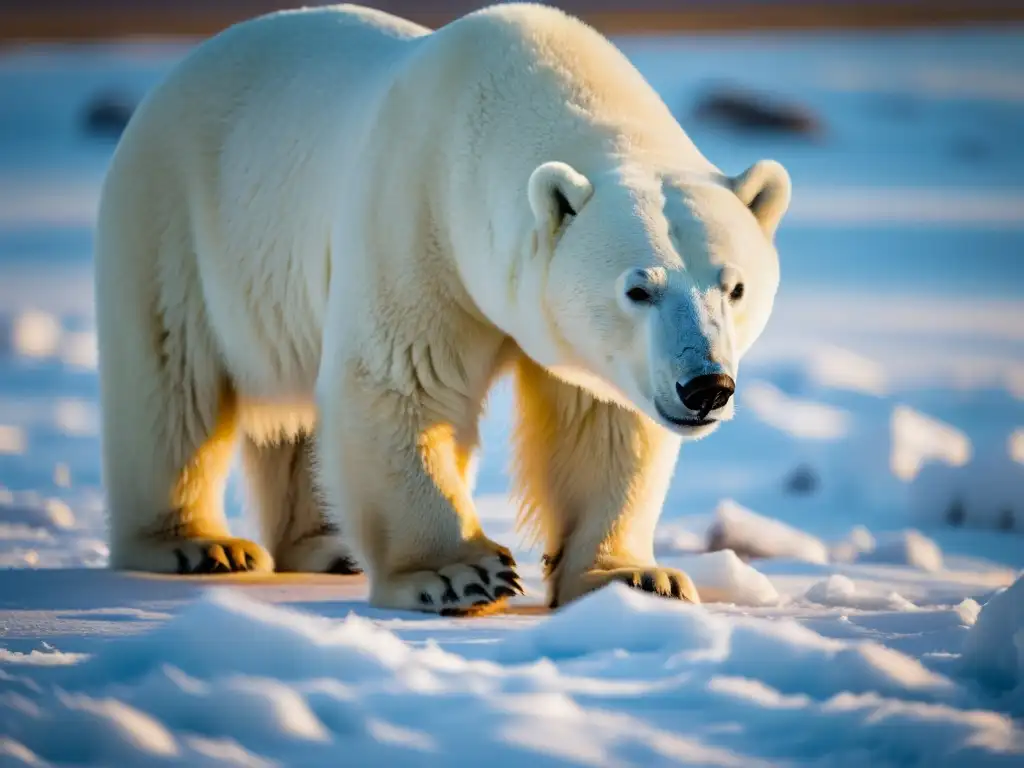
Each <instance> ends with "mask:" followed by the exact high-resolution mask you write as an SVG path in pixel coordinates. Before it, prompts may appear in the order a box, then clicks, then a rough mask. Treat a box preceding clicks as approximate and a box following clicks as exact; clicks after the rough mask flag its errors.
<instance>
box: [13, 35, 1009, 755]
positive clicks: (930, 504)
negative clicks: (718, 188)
mask: <svg viewBox="0 0 1024 768" xmlns="http://www.w3.org/2000/svg"><path fill="white" fill-rule="evenodd" d="M621 42H622V45H623V47H624V50H625V51H626V53H627V54H628V55H630V56H631V57H632V58H633V59H634V61H636V62H637V64H638V65H639V66H640V68H641V69H642V70H643V71H644V73H645V74H646V75H648V77H649V78H650V79H651V81H652V82H653V83H654V85H655V86H656V87H657V88H658V89H659V90H660V91H661V93H662V94H663V95H664V96H665V98H666V100H667V101H668V103H669V104H670V106H671V107H672V108H673V110H675V111H676V113H677V114H678V115H679V116H680V119H681V120H682V121H683V123H684V125H685V126H686V127H687V128H688V130H690V132H691V134H692V135H693V137H694V139H695V141H696V142H697V143H698V145H699V146H701V147H702V149H703V150H704V151H705V152H706V153H707V154H708V155H709V156H710V157H711V158H712V159H713V160H714V161H715V162H717V163H718V164H719V165H720V166H721V167H722V168H723V169H724V170H726V171H728V172H732V173H735V172H738V171H740V170H742V169H743V168H744V167H746V166H747V165H749V164H750V162H752V161H753V160H754V159H756V158H757V157H767V156H772V157H775V158H777V159H779V160H780V161H782V162H784V163H785V164H786V166H787V168H788V169H789V170H790V173H791V175H792V176H793V179H794V184H795V196H794V200H793V207H792V210H791V215H790V216H788V217H787V219H786V222H784V224H783V226H782V228H781V229H780V232H779V247H780V251H781V254H782V268H783V279H782V287H781V289H780V292H779V296H778V298H777V304H776V307H777V308H776V310H775V313H774V314H773V316H772V319H771V322H770V323H769V326H768V329H767V330H766V332H765V334H764V336H763V337H762V339H761V340H760V341H759V342H758V344H757V345H756V346H755V347H754V349H753V350H752V351H751V353H750V355H749V356H748V357H747V358H745V360H744V363H743V366H742V368H741V371H740V375H739V378H738V383H739V389H738V394H737V415H736V418H735V420H734V421H733V423H731V424H729V425H726V426H725V427H724V428H723V429H722V430H720V431H719V432H718V433H716V434H715V435H713V436H712V437H710V438H708V439H706V440H702V441H700V442H699V443H696V444H692V445H687V446H685V447H684V448H683V451H682V454H681V457H680V461H679V464H678V467H677V470H676V473H675V475H674V478H673V481H672V485H671V488H670V491H669V496H668V501H667V503H666V505H665V510H664V514H663V519H662V521H661V522H660V524H659V526H658V529H657V531H656V534H655V551H656V553H657V556H658V558H659V561H660V562H661V563H662V564H664V565H666V566H671V567H677V568H681V569H684V570H685V571H687V572H688V573H689V574H690V576H691V577H692V578H693V580H694V583H695V584H696V585H697V588H698V590H699V591H700V594H701V598H702V604H701V605H700V606H691V605H685V604H680V603H675V602H672V601H668V600H659V599H657V598H654V597H652V596H649V595H644V594H640V593H637V592H633V591H629V590H628V589H626V588H625V587H624V586H622V585H613V586H611V587H609V588H607V589H605V590H602V591H600V592H597V593H595V594H592V595H590V596H588V597H586V598H585V599H583V600H581V601H579V602H577V603H573V604H570V605H569V606H566V607H565V608H563V609H561V610H559V611H558V612H556V613H553V614H552V613H549V612H548V611H547V610H546V609H544V608H543V607H542V604H543V583H542V580H541V569H540V565H539V556H540V552H539V550H538V549H537V548H536V547H533V548H531V547H530V546H528V545H527V544H525V543H524V542H523V541H521V540H520V539H519V537H518V536H517V534H516V533H515V531H514V524H513V520H514V509H515V500H514V499H513V498H511V497H510V488H509V485H508V474H507V470H506V466H507V460H508V446H507V436H508V434H509V433H510V430H511V425H512V401H511V390H510V387H509V386H508V384H507V382H501V383H500V384H499V386H498V388H497V390H496V391H495V392H494V394H493V396H492V398H491V400H490V403H489V406H488V411H487V414H486V417H485V419H484V422H483V424H482V433H483V437H484V446H483V451H482V453H481V455H480V456H479V457H478V459H479V461H478V462H477V463H475V464H474V488H475V490H474V493H475V496H476V499H477V505H478V510H479V512H480V517H481V521H482V524H483V525H484V527H485V529H486V530H487V533H488V534H489V535H490V536H491V537H493V538H495V539H497V540H499V541H502V542H503V543H506V544H507V545H509V546H511V547H512V548H513V550H514V551H515V555H516V558H517V560H518V561H519V562H520V563H521V564H522V571H523V577H524V583H525V586H526V587H527V592H528V594H527V595H526V596H525V597H523V598H521V599H517V600H515V601H513V602H512V604H511V605H510V607H509V610H508V611H507V612H506V613H503V614H500V615H495V616H490V617H487V618H481V619H472V620H455V619H448V618H439V617H433V616H427V615H419V614H404V613H400V612H392V611H383V610H377V609H373V608H371V607H369V606H368V605H367V602H366V594H367V590H366V582H365V580H364V579H362V578H361V577H332V576H314V575H275V576H273V577H258V578H257V577H244V576H242V577H203V578H196V579H178V578H169V577H154V576H143V575H133V574H118V573H113V572H110V571H108V570H106V569H104V568H102V566H103V565H105V564H106V562H107V558H108V550H107V545H106V543H105V523H104V518H103V505H104V500H103V493H102V484H101V478H100V474H99V459H98V456H99V442H98V440H99V429H100V422H99V411H98V404H97V399H98V387H97V381H96V373H95V368H96V340H95V328H94V321H93V306H92V275H91V260H90V249H91V234H92V232H91V227H92V223H93V217H94V215H95V209H96V199H97V193H98V187H99V183H100V180H101V178H102V174H103V171H104V170H105V168H106V165H107V163H108V162H109V158H110V152H111V149H112V144H111V143H110V142H109V141H106V140H102V141H101V140H96V139H92V138H90V137H87V136H84V135H82V134H81V133H79V128H78V125H79V123H78V118H79V115H80V110H81V109H82V107H83V105H85V104H86V103H88V101H89V100H90V99H91V98H92V97H93V96H94V95H95V94H96V93H98V92H106V91H113V92H117V93H125V94H128V95H129V96H130V95H132V94H134V95H136V96H141V95H142V94H143V93H144V92H145V90H146V89H147V88H148V87H149V86H150V85H151V84H152V83H154V82H155V81H156V80H157V79H158V78H159V77H160V76H162V74H163V73H164V72H166V70H167V67H168V66H170V64H171V63H172V62H173V61H175V60H176V59H177V58H178V57H179V56H180V55H181V54H182V52H183V51H184V50H185V44H184V43H180V42H157V41H139V42H136V43H127V42H126V43H119V44H116V45H92V46H82V47H75V46H58V47H49V48H47V47H42V46H22V47H12V48H8V49H5V50H4V51H3V53H2V54H0V100H2V102H3V103H4V104H5V113H4V115H5V117H4V120H2V121H0V568H3V569H4V570H0V764H2V765H8V764H11V765H118V766H122V765H123V766H135V765H177V764H188V765H190V766H194V765H201V766H202V765H210V766H213V765H217V766H221V765H239V766H241V765H245V766H279V765H336V764H337V763H338V761H339V759H341V760H344V761H345V762H349V763H352V764H355V765H370V764H374V765H375V764H383V765H396V766H404V765H427V764H429V765H437V764H467V765H475V764H480V763H486V764H488V765H493V766H494V767H495V768H499V767H500V766H505V765H520V764H523V763H527V762H528V763H531V764H536V765H537V766H538V767H539V766H548V765H590V766H605V765H609V766H610V765H617V766H626V765H644V766H647V765H652V766H657V765H678V764H693V765H701V766H709V765H735V766H767V765H793V766H811V765H825V764H827V765H849V766H859V765H877V766H903V765H929V766H954V765H977V766H989V765H1007V766H1009V765H1020V764H1022V763H1024V724H1022V720H1021V718H1022V717H1024V668H1022V659H1024V650H1022V649H1024V615H1022V607H1021V606H1024V592H1022V589H1024V587H1022V583H1021V580H1020V577H1021V574H1022V571H1024V538H1022V533H1024V508H1022V507H1021V499H1022V498H1024V493H1022V491H1024V475H1022V472H1024V261H1022V260H1021V259H1020V254H1021V252H1022V248H1024V226H1022V222H1024V186H1022V184H1021V174H1020V168H1021V167H1024V165H1022V164H1024V145H1021V143H1020V141H1019V136H1020V131H1021V128H1022V126H1024V99H1022V98H1021V83H1024V45H1022V40H1021V32H1020V30H1018V29H1011V28H1007V29H1001V30H995V29H985V28H980V27H979V28H971V29H961V30H946V31H934V32H900V33H894V34H880V35H876V34H867V33H856V34H852V33H851V34H828V35H822V34H819V33H813V34H810V35H796V34H795V35H758V34H746V35H729V36H710V37H694V38H683V39H681V38H659V37H646V38H637V39H632V40H629V39H627V40H623V41H621ZM730 80H732V81H735V82H738V83H741V84H744V85H747V86H749V87H751V88H761V89H768V90H774V91H776V92H779V93H780V94H781V95H782V96H784V97H786V98H788V99H791V100H794V101H796V102H799V103H802V104H805V105H807V106H808V108H810V109H812V110H814V111H815V112H817V113H818V114H819V115H820V116H821V117H822V119H823V122H824V124H825V126H826V130H825V132H824V134H823V136H822V138H821V140H820V141H815V142H804V141H802V140H800V139H795V138H781V137H770V136H757V135H749V134H746V135H740V134H737V133H734V132H731V131H729V130H727V129H724V128H721V127H719V126H708V125H704V124H702V123H700V122H699V121H697V120H695V119H694V116H693V114H692V105H693V103H694V95H695V93H696V92H697V91H698V90H700V89H703V88H705V87H706V86H707V84H708V83H710V82H714V81H719V82H721V81H730ZM227 502H228V504H227V506H228V514H229V520H230V524H231V527H232V529H233V530H234V531H235V532H237V533H240V534H243V533H246V532H249V533H250V535H251V532H252V530H253V528H254V526H253V522H252V520H250V519H248V518H246V517H244V516H243V506H244V503H243V496H242V494H241V489H240V484H239V479H238V477H237V475H233V476H232V478H231V481H230V483H229V489H228V496H227ZM709 543H713V545H714V546H713V547H712V548H713V549H715V550H716V551H712V552H708V551H706V550H707V549H708V544H709Z"/></svg>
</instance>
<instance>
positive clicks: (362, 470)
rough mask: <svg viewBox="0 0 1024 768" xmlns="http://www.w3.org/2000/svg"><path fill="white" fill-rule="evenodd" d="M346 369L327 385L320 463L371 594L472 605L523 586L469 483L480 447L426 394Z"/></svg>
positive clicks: (423, 605) (464, 609)
mask: <svg viewBox="0 0 1024 768" xmlns="http://www.w3.org/2000/svg"><path fill="white" fill-rule="evenodd" d="M339 378H340V380H338V381H332V382H330V383H329V384H328V385H326V386H324V387H322V388H321V398H320V403H319V413H320V425H319V428H318V438H319V446H318V453H319V458H320V460H319V463H318V467H317V470H318V473H319V478H320V485H321V487H322V488H323V489H324V491H325V495H326V498H327V501H328V503H329V504H330V505H331V506H332V507H334V508H335V510H336V514H338V515H340V516H341V517H342V519H344V521H345V526H344V528H345V532H346V534H348V535H351V536H352V543H353V545H354V546H355V547H356V549H357V550H358V554H359V560H360V562H361V564H362V565H363V566H364V568H365V570H366V573H367V576H368V577H369V580H370V603H371V604H372V605H376V606H379V607H384V608H397V609H404V610H416V611H427V612H436V613H441V614H463V613H472V612H476V611H482V610H484V609H486V608H489V607H492V606H493V605H494V604H495V603H499V602H501V601H503V600H504V599H505V598H507V597H511V596H512V595H514V594H516V593H521V592H522V586H521V584H520V581H519V576H518V574H517V573H516V564H515V561H514V560H513V558H512V554H511V552H510V551H509V550H508V549H506V548H505V547H503V546H501V545H499V544H496V543H495V542H493V541H491V540H490V539H488V538H487V537H486V536H485V535H484V533H483V531H482V530H481V527H480V523H479V520H478V518H477V514H476V510H475V508H474V505H473V500H472V498H471V495H470V492H469V489H468V487H467V484H466V469H467V465H468V457H469V455H470V453H471V452H472V449H473V448H474V447H475V446H472V445H466V444H465V443H464V441H463V440H460V438H459V435H460V434H462V433H461V432H460V430H458V429H457V428H456V427H455V426H454V425H453V424H452V423H449V422H446V421H442V420H439V419H438V418H437V417H436V415H432V412H431V410H430V409H429V408H425V407H424V406H423V404H422V399H423V398H421V397H420V393H413V394H409V395H407V394H403V393H400V392H398V391H396V390H395V389H388V388H385V387H381V386H379V385H377V384H374V383H371V382H369V381H368V380H367V378H366V377H363V376H360V375H359V374H358V373H357V372H356V373H353V372H351V371H350V372H349V373H348V374H346V375H342V376H341V377H339ZM469 405H470V404H467V413H466V414H465V416H466V418H467V419H468V418H475V414H474V413H471V411H472V410H473V408H471V407H469Z"/></svg>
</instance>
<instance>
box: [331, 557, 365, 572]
mask: <svg viewBox="0 0 1024 768" xmlns="http://www.w3.org/2000/svg"><path fill="white" fill-rule="evenodd" d="M326 572H327V573H335V574H338V575H339V576H352V575H354V574H357V573H362V571H361V570H360V569H359V566H358V565H356V564H355V561H354V560H352V559H351V558H348V557H344V556H339V557H336V558H334V561H333V562H332V563H331V564H330V565H329V566H328V567H327V571H326Z"/></svg>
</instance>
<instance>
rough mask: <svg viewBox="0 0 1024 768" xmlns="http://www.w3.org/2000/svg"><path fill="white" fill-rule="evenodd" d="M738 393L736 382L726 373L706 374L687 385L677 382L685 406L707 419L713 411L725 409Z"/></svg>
mask: <svg viewBox="0 0 1024 768" xmlns="http://www.w3.org/2000/svg"><path fill="white" fill-rule="evenodd" d="M735 391H736V382H735V381H733V380H732V376H730V375H728V374H726V373H705V374H702V375H700V376H697V377H696V378H693V379H690V380H689V381H688V382H686V384H683V383H681V382H676V392H677V393H678V394H679V399H680V400H682V401H683V405H684V406H685V407H686V408H688V409H689V410H691V411H694V412H695V413H696V414H697V418H698V419H706V418H707V417H708V414H710V413H711V412H712V411H717V410H718V409H719V408H724V407H725V405H726V404H727V403H728V402H729V399H730V398H731V397H732V396H733V393H734V392H735Z"/></svg>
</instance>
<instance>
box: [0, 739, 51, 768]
mask: <svg viewBox="0 0 1024 768" xmlns="http://www.w3.org/2000/svg"><path fill="white" fill-rule="evenodd" d="M0 758H7V760H3V761H2V762H3V763H4V764H5V765H7V764H8V760H9V761H11V762H10V763H9V764H10V765H12V766H13V765H27V766H39V768H42V767H43V766H45V765H46V763H44V762H43V761H42V760H40V759H39V756H38V755H36V754H35V753H34V752H33V751H32V750H31V749H29V748H28V747H26V746H25V745H23V744H19V743H18V742H16V741H14V739H8V738H7V737H5V736H0Z"/></svg>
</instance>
